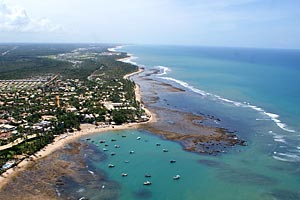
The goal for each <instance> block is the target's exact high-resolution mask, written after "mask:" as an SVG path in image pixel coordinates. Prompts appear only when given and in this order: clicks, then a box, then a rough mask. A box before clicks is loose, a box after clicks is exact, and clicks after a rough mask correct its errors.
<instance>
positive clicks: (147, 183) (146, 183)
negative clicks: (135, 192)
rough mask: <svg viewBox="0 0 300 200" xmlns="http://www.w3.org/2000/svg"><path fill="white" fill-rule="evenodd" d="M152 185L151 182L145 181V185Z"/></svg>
mask: <svg viewBox="0 0 300 200" xmlns="http://www.w3.org/2000/svg"><path fill="white" fill-rule="evenodd" d="M151 184H152V183H151V182H150V181H145V182H144V185H151Z"/></svg>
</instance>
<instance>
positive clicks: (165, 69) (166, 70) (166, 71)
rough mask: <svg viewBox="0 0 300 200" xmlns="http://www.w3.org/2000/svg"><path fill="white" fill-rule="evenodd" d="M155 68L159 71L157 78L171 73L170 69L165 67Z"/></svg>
mask: <svg viewBox="0 0 300 200" xmlns="http://www.w3.org/2000/svg"><path fill="white" fill-rule="evenodd" d="M156 68H159V70H160V71H161V73H160V74H157V75H158V76H162V75H166V74H167V73H168V72H170V71H171V69H170V68H168V67H165V66H156Z"/></svg>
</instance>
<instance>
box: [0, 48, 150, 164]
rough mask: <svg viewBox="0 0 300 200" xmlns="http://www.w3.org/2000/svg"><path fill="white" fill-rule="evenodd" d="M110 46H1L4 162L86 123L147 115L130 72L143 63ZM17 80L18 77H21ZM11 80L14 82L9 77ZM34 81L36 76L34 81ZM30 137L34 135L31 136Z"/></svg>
mask: <svg viewBox="0 0 300 200" xmlns="http://www.w3.org/2000/svg"><path fill="white" fill-rule="evenodd" d="M107 48H108V46H104V45H59V44H57V45H46V44H45V45H6V46H1V45H0V53H1V52H6V53H2V56H1V54H0V80H2V81H0V136H1V137H0V148H1V146H3V145H5V144H9V143H11V142H12V141H15V140H16V139H18V138H23V139H24V141H23V142H22V143H20V144H18V145H15V146H13V147H11V148H4V149H3V150H2V151H1V150H0V167H1V166H2V165H3V164H4V163H5V162H7V161H8V160H11V159H12V158H14V159H16V160H20V157H21V158H25V157H28V156H29V155H31V154H33V153H34V152H36V151H38V150H40V149H41V148H43V147H44V146H45V145H46V144H48V143H50V142H52V141H53V138H54V136H56V135H61V134H68V133H72V132H73V131H75V130H80V124H82V123H91V124H95V125H100V124H103V125H105V126H109V125H115V124H116V125H120V124H123V123H129V122H141V121H145V120H147V116H146V114H145V112H144V110H143V109H142V108H141V105H140V102H138V101H136V99H135V93H134V87H135V84H134V82H133V81H131V80H127V79H124V78H123V77H124V75H126V74H128V73H132V72H134V71H136V70H137V69H138V68H137V66H134V65H131V64H128V63H123V62H120V61H118V59H121V58H124V57H126V56H127V55H126V54H125V53H118V52H108V51H107ZM16 79H17V80H16ZM3 80H8V81H3ZM29 80H30V81H29ZM29 138H30V139H29Z"/></svg>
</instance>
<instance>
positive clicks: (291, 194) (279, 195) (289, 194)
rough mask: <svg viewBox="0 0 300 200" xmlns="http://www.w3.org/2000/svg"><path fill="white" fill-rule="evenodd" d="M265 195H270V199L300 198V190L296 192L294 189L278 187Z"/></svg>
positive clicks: (289, 199)
mask: <svg viewBox="0 0 300 200" xmlns="http://www.w3.org/2000/svg"><path fill="white" fill-rule="evenodd" d="M264 196H265V197H268V199H272V200H299V199H300V192H295V191H292V190H283V189H277V190H273V191H271V192H270V193H268V194H265V195H264Z"/></svg>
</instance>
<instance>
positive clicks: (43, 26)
mask: <svg viewBox="0 0 300 200" xmlns="http://www.w3.org/2000/svg"><path fill="white" fill-rule="evenodd" d="M59 30H62V26H60V25H56V24H53V23H52V22H51V21H50V20H49V19H47V18H32V17H30V16H29V15H28V14H27V11H26V10H25V9H24V8H22V7H18V6H13V7H10V6H8V5H7V4H5V3H4V2H3V1H1V0H0V31H1V32H2V31H5V32H55V31H59Z"/></svg>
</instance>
